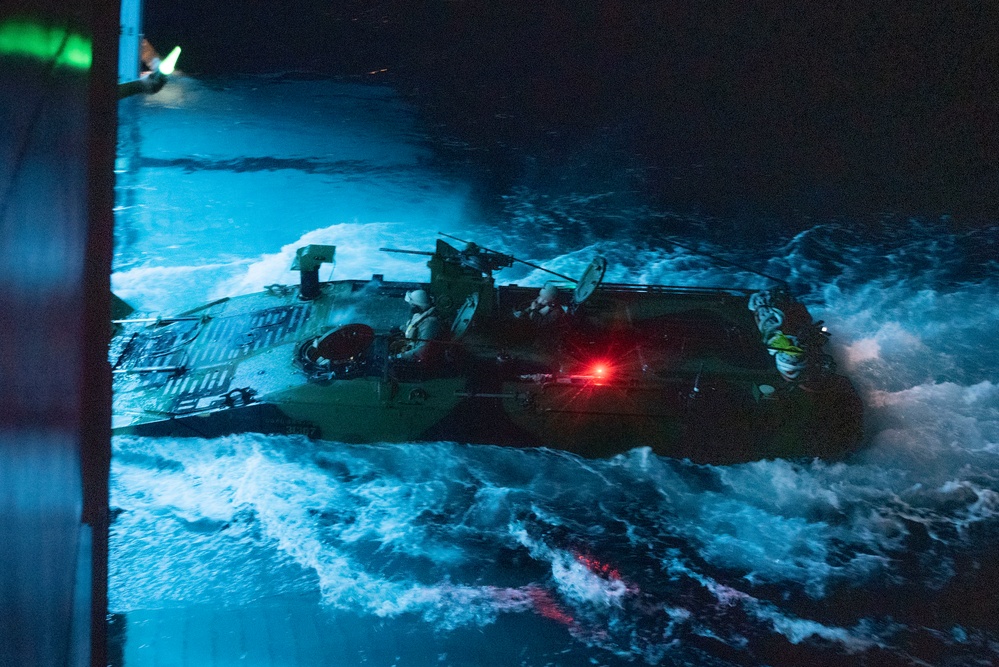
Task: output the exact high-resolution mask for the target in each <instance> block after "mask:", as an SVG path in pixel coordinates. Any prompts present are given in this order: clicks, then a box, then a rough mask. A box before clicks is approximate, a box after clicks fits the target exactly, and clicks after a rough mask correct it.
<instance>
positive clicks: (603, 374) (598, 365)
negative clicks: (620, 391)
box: [590, 361, 611, 382]
mask: <svg viewBox="0 0 999 667" xmlns="http://www.w3.org/2000/svg"><path fill="white" fill-rule="evenodd" d="M610 371H611V368H610V365H608V364H607V362H605V361H595V362H593V363H592V364H591V365H590V375H591V376H593V379H594V380H596V381H597V382H602V381H604V380H606V379H608V378H609V377H610Z"/></svg>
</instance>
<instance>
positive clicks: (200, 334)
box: [111, 237, 862, 463]
mask: <svg viewBox="0 0 999 667" xmlns="http://www.w3.org/2000/svg"><path fill="white" fill-rule="evenodd" d="M452 238H453V237H452ZM462 244H463V246H462V247H459V246H457V245H452V244H450V243H448V242H447V241H445V240H438V241H437V245H436V248H435V249H434V250H433V251H412V250H392V249H384V250H388V251H390V252H406V253H409V254H412V255H417V256H425V257H427V258H428V261H427V265H428V268H429V273H430V275H429V282H426V283H416V282H395V281H389V280H385V279H384V276H382V275H374V276H371V277H369V278H365V279H347V280H330V281H325V282H321V281H320V280H319V267H320V266H321V265H322V264H324V263H327V262H331V261H332V260H333V259H334V256H335V250H336V249H335V248H334V247H333V246H323V245H310V246H306V247H303V248H301V249H299V251H298V253H297V255H296V259H295V264H294V266H293V267H292V268H293V269H295V270H298V271H299V272H300V275H301V280H300V283H299V284H298V285H268V286H267V287H266V288H265V289H263V290H262V291H260V292H258V293H255V294H248V295H243V296H236V297H231V298H223V299H219V300H217V301H213V302H211V303H208V304H205V305H203V306H200V307H198V308H196V309H194V310H191V311H188V312H185V313H182V314H180V315H178V316H176V317H170V318H146V319H138V318H133V319H127V316H126V318H123V319H117V320H115V321H114V330H115V335H114V337H113V341H112V346H111V363H112V366H113V372H114V375H115V385H114V387H115V393H114V422H113V428H114V432H115V433H116V434H138V435H151V436H167V435H169V436H198V437H217V436H221V435H226V434H231V433H240V432H259V433H267V434H299V435H304V436H308V437H309V438H316V439H323V440H329V441H335V442H346V443H386V442H414V441H416V442H419V441H455V442H462V443H474V444H494V445H508V446H518V447H548V448H552V449H559V450H565V451H568V452H573V453H576V454H579V455H582V456H587V457H603V456H612V455H615V454H618V453H621V452H623V451H627V450H629V449H632V448H635V447H648V448H650V449H651V450H652V451H653V452H655V453H656V454H659V455H664V456H671V457H680V458H689V459H690V460H692V461H695V462H710V463H728V462H738V461H749V460H756V459H763V458H773V457H813V456H820V457H838V456H842V455H843V454H845V453H847V452H849V451H850V450H852V449H853V448H855V447H856V446H857V445H858V444H859V442H860V440H861V437H862V405H861V402H860V399H859V397H858V396H857V393H856V391H855V390H854V388H853V386H852V384H851V383H850V381H849V380H848V379H847V378H846V377H844V376H842V375H840V374H838V373H836V370H835V365H834V364H833V363H832V359H831V357H830V356H829V355H828V354H826V352H825V350H824V344H825V342H826V339H827V337H828V333H827V332H826V331H825V327H823V326H822V323H821V322H814V321H813V320H812V317H811V316H810V314H809V313H808V311H807V309H806V308H805V307H804V306H803V305H802V304H800V303H799V302H797V301H796V300H795V299H794V298H792V296H791V295H790V293H789V292H788V290H787V289H786V288H785V287H784V286H777V287H775V288H773V289H770V290H763V291H753V290H745V289H740V288H728V287H686V286H669V285H638V284H615V283H608V282H606V281H604V275H605V273H606V270H607V263H606V261H605V260H603V258H599V257H598V258H595V259H594V261H593V262H592V263H591V264H590V266H589V267H588V268H587V270H586V271H585V273H584V274H583V275H582V276H580V277H579V278H578V279H573V278H571V277H568V276H562V275H560V274H555V275H556V276H557V277H558V278H559V280H558V281H557V282H555V283H554V284H549V285H547V286H546V287H545V288H543V290H542V291H543V293H544V296H547V297H549V299H548V302H549V305H550V306H551V307H550V308H549V309H548V311H547V312H548V313H549V314H554V315H556V316H555V317H534V314H535V312H534V311H536V310H538V308H537V306H538V304H539V303H542V302H544V301H545V300H544V299H540V297H541V296H542V295H539V289H538V287H537V286H534V287H527V286H518V285H496V283H495V281H494V278H493V273H494V272H495V271H498V270H501V269H503V268H505V267H507V266H510V265H511V264H512V263H513V262H516V261H521V260H518V259H516V258H514V257H512V256H510V255H506V254H502V253H499V252H495V251H492V250H489V249H485V248H480V247H478V246H476V245H475V244H474V243H465V242H462ZM524 263H527V262H524ZM532 266H535V265H532ZM536 268H541V269H543V267H536ZM543 270H544V269H543ZM551 273H553V272H551ZM418 291H422V292H423V293H424V295H426V296H427V297H428V298H429V301H430V302H432V304H433V306H432V307H433V309H434V314H435V316H436V317H437V318H438V320H439V321H440V322H441V323H442V326H440V327H439V329H440V331H439V333H437V334H435V336H434V338H433V340H426V341H423V340H419V339H415V338H414V336H413V331H412V330H410V331H408V332H407V331H406V330H405V328H406V323H407V321H409V320H410V318H411V311H412V308H411V303H410V301H412V299H411V298H409V299H407V295H413V294H415V293H416V292H418ZM539 299H540V300H539ZM123 305H124V304H123ZM556 311H557V312H556ZM121 312H123V313H127V310H124V309H123V310H122V311H121ZM407 333H408V334H409V337H408V338H407V335H406V334H407ZM420 344H425V345H424V347H426V348H427V350H430V351H432V353H428V354H421V355H419V356H415V357H414V356H413V355H407V354H405V352H404V351H405V350H406V349H407V348H410V349H411V348H412V347H413V346H414V345H420Z"/></svg>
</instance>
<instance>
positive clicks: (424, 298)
mask: <svg viewBox="0 0 999 667" xmlns="http://www.w3.org/2000/svg"><path fill="white" fill-rule="evenodd" d="M406 303H409V304H412V305H414V306H416V307H417V308H424V309H425V308H429V307H430V304H431V303H433V301H431V299H430V295H429V294H427V292H426V290H421V289H416V290H413V291H412V292H406Z"/></svg>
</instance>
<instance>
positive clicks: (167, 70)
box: [160, 46, 180, 76]
mask: <svg viewBox="0 0 999 667" xmlns="http://www.w3.org/2000/svg"><path fill="white" fill-rule="evenodd" d="M179 57H180V47H179V46H175V47H173V51H171V52H170V55H168V56H167V57H166V58H164V59H163V62H161V63H160V74H166V75H167V76H170V75H171V74H173V69H174V67H176V66H177V58H179Z"/></svg>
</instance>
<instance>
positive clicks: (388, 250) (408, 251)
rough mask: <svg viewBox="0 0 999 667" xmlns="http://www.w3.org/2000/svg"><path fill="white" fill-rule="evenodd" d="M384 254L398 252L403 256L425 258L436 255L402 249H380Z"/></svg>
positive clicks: (423, 251)
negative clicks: (422, 256) (420, 256)
mask: <svg viewBox="0 0 999 667" xmlns="http://www.w3.org/2000/svg"><path fill="white" fill-rule="evenodd" d="M379 250H380V251H382V252H397V253H399V254H401V255H424V256H425V257H433V256H434V253H432V252H427V251H425V250H402V249H400V248H379Z"/></svg>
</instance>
